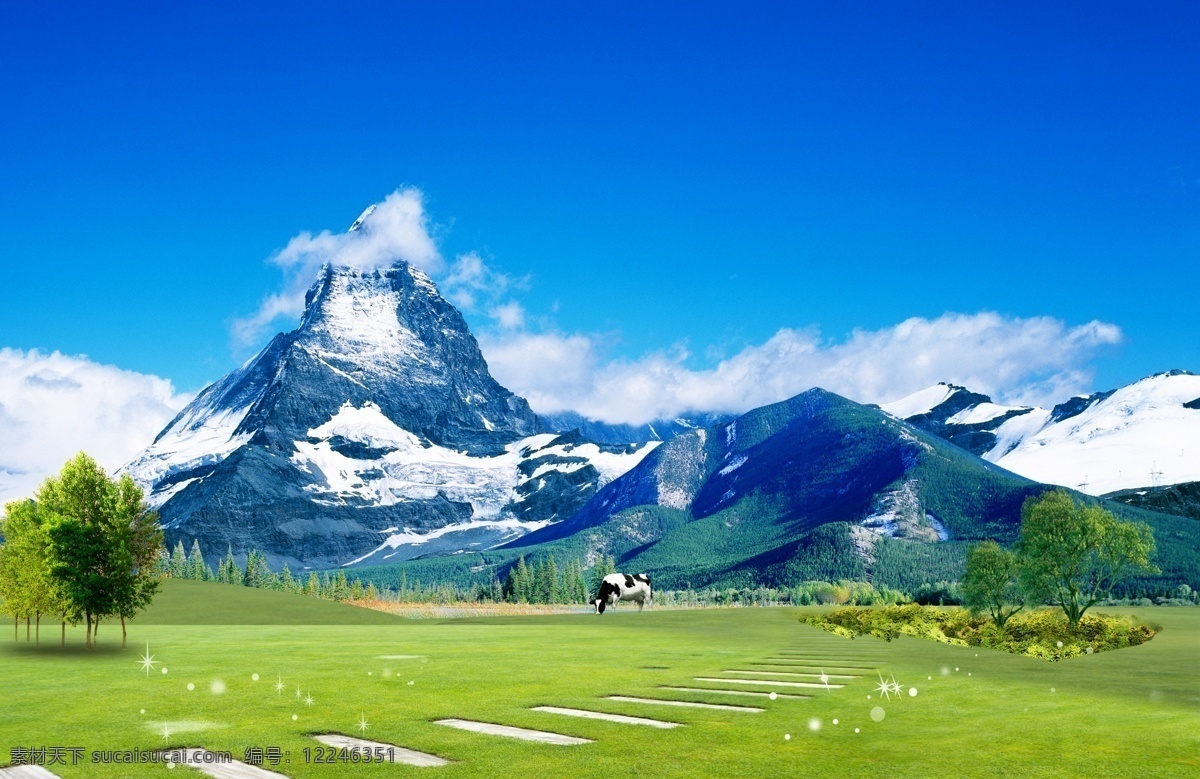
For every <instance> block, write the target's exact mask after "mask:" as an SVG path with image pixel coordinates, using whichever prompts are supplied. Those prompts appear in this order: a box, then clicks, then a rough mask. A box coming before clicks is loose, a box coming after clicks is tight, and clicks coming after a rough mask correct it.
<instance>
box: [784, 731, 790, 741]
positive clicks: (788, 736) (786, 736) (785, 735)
mask: <svg viewBox="0 0 1200 779" xmlns="http://www.w3.org/2000/svg"><path fill="white" fill-rule="evenodd" d="M783 740H784V741H791V740H792V734H791V733H784V734H783Z"/></svg>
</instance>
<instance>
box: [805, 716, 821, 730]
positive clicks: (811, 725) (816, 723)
mask: <svg viewBox="0 0 1200 779" xmlns="http://www.w3.org/2000/svg"><path fill="white" fill-rule="evenodd" d="M808 729H809V730H812V731H817V730H820V729H821V720H819V719H817V718H816V717H813V718H812V719H810V720H809V721H808Z"/></svg>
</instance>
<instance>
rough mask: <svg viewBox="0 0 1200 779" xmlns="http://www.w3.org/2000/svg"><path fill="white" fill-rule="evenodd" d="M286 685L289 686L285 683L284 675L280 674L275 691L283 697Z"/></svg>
mask: <svg viewBox="0 0 1200 779" xmlns="http://www.w3.org/2000/svg"><path fill="white" fill-rule="evenodd" d="M285 687H287V685H286V684H284V683H283V677H282V676H280V677H279V680H278V681H277V682H275V692H276V693H278V694H279V695H280V696H281V697H282V696H283V689H284V688H285Z"/></svg>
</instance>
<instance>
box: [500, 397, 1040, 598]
mask: <svg viewBox="0 0 1200 779" xmlns="http://www.w3.org/2000/svg"><path fill="white" fill-rule="evenodd" d="M1042 489H1044V488H1043V487H1041V486H1040V485H1035V484H1033V483H1031V482H1029V481H1027V480H1025V479H1022V478H1020V477H1018V476H1015V475H1013V474H1010V473H1007V472H1006V471H1003V470H1001V469H999V468H997V467H995V466H993V465H990V464H989V463H986V462H984V461H982V460H979V459H978V458H976V457H973V456H971V455H969V454H967V453H966V452H963V451H961V450H959V449H957V448H955V447H953V446H950V445H949V444H947V443H946V442H945V441H942V440H941V439H938V438H936V437H934V436H931V435H928V434H925V433H923V432H920V431H918V430H916V429H914V428H913V427H911V426H910V425H908V424H906V423H903V422H901V421H899V420H896V419H894V418H893V417H891V416H888V415H887V414H885V413H883V412H881V411H879V410H878V409H875V408H871V407H867V406H861V405H859V404H857V403H853V402H852V401H849V400H846V399H845V398H842V397H839V396H837V395H834V394H833V393H829V392H825V391H823V390H819V389H818V390H811V391H809V392H806V393H803V394H801V395H798V396H797V397H795V398H792V399H790V400H788V401H784V402H783V403H778V404H774V405H771V406H766V407H763V408H759V409H755V410H754V411H751V412H749V413H747V414H744V415H742V416H740V417H738V418H736V419H734V420H732V421H729V422H727V423H722V424H718V425H714V426H711V427H708V428H702V429H697V430H692V431H689V432H686V433H683V434H680V435H678V436H676V437H675V438H673V439H671V440H670V441H668V442H666V443H664V444H662V445H661V446H659V447H657V448H656V449H655V450H654V451H653V452H651V453H650V454H649V455H647V456H646V458H645V459H644V460H642V462H641V463H639V464H638V465H637V466H636V467H635V468H633V469H632V470H630V471H629V472H628V473H626V474H625V475H624V476H622V477H620V478H618V479H616V480H615V481H613V482H612V483H611V484H609V485H608V486H607V487H605V488H604V489H602V490H601V491H600V492H599V493H597V495H596V496H595V497H594V498H593V499H592V500H591V501H590V502H589V503H588V504H587V505H586V506H584V508H583V509H582V510H581V511H580V512H579V513H577V514H576V515H575V516H573V517H571V518H570V519H569V520H567V521H566V522H561V523H557V524H554V525H552V526H549V527H546V528H544V529H541V530H538V531H536V532H533V533H530V534H529V535H526V536H524V537H522V538H520V539H517V540H516V541H513V542H511V543H510V544H508V548H527V547H532V546H534V545H539V544H540V545H547V544H550V545H553V544H560V545H561V544H565V545H567V546H569V547H572V548H579V549H580V550H581V551H582V552H583V553H584V554H585V555H589V554H593V553H596V552H600V553H608V554H616V555H617V556H618V557H622V556H624V558H625V559H626V560H627V564H628V565H632V566H634V567H639V566H641V567H640V568H639V570H641V569H642V568H645V569H646V570H654V571H656V572H657V574H658V575H659V576H664V575H665V576H667V577H668V580H669V581H674V580H675V579H676V578H679V579H680V580H681V581H687V582H690V583H691V584H693V585H698V584H699V583H701V582H731V581H735V580H739V578H738V577H741V578H745V580H746V581H759V582H762V581H767V582H771V581H774V582H776V583H783V582H787V581H790V580H791V578H794V577H792V576H791V575H790V574H785V573H784V571H785V569H787V568H788V567H789V566H791V567H793V568H796V569H797V570H807V566H809V564H810V563H813V559H814V558H813V556H814V555H816V556H818V557H819V556H820V555H822V554H826V555H827V556H828V559H827V560H826V561H825V562H826V563H828V566H827V568H828V570H826V568H821V567H820V566H815V567H812V569H811V570H810V571H808V572H807V573H806V574H804V575H807V576H809V577H810V578H821V576H822V575H835V574H836V576H835V578H837V577H838V576H841V577H846V578H861V577H863V576H869V575H871V574H872V573H873V568H874V566H875V563H876V560H877V559H878V557H879V554H880V547H881V544H882V545H883V546H887V545H888V544H892V546H890V547H888V548H889V550H890V551H889V554H890V555H891V556H892V557H893V558H894V557H895V555H896V551H895V550H896V549H900V548H911V547H912V545H914V544H915V545H918V546H929V545H938V544H942V543H949V544H950V545H951V546H953V547H954V548H955V549H958V550H959V552H958V553H957V554H958V556H961V546H962V543H961V542H964V541H971V540H979V539H982V538H1002V539H1004V540H1006V541H1011V540H1012V539H1013V538H1015V531H1016V527H1017V526H1018V524H1019V517H1020V507H1021V503H1022V501H1023V500H1024V499H1025V497H1027V496H1029V495H1031V494H1035V493H1036V492H1039V491H1041V490H1042ZM897 545H899V546H897ZM822 550H823V551H822ZM837 550H840V551H837ZM951 557H954V555H951ZM829 566H832V567H829ZM672 571H674V572H675V573H672ZM892 573H894V571H893V572H892ZM797 575H799V574H797ZM884 575H885V578H886V576H887V575H890V574H888V573H886V572H885V574H884Z"/></svg>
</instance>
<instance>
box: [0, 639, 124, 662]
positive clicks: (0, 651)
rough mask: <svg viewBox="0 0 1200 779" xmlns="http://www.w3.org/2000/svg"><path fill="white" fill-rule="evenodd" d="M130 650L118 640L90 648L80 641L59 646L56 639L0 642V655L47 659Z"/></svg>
mask: <svg viewBox="0 0 1200 779" xmlns="http://www.w3.org/2000/svg"><path fill="white" fill-rule="evenodd" d="M132 651H134V647H133V646H132V645H130V646H129V647H128V648H122V647H121V642H120V641H117V642H115V643H112V644H106V643H104V642H103V641H101V642H100V644H99V646H95V647H92V648H91V649H89V648H87V647H85V646H84V645H83V644H82V643H68V644H67V645H66V646H61V645H60V644H59V643H58V642H57V641H53V642H51V641H43V642H42V643H41V644H40V645H39V644H35V643H34V642H32V641H30V642H29V643H28V644H27V643H25V640H24V639H22V640H21V641H20V642H15V641H6V642H0V656H7V657H38V658H45V659H48V660H53V659H63V660H77V659H79V658H83V657H113V656H115V655H119V654H121V653H123V652H132Z"/></svg>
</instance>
